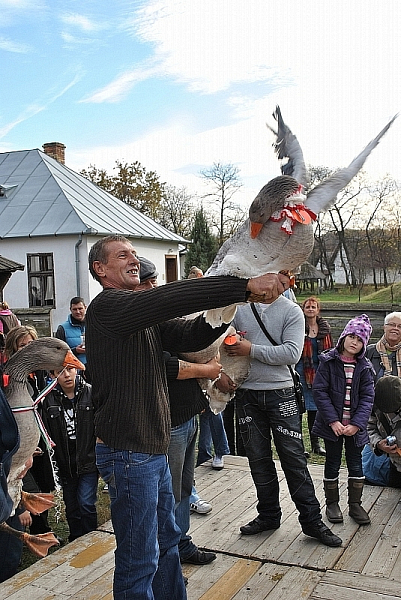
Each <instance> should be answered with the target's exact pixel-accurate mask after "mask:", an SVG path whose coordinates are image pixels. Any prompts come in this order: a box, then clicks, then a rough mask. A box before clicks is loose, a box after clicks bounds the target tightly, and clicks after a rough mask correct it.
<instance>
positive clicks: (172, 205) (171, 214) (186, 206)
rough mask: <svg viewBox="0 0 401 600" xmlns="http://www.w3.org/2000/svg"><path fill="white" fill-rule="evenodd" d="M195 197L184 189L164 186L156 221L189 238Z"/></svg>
mask: <svg viewBox="0 0 401 600" xmlns="http://www.w3.org/2000/svg"><path fill="white" fill-rule="evenodd" d="M194 199H195V196H191V194H190V193H189V192H188V190H187V188H186V187H181V188H177V187H175V186H173V185H166V187H165V189H164V194H163V198H162V200H161V202H160V206H159V211H158V215H157V218H156V221H157V222H158V223H160V225H163V227H165V228H166V229H169V230H170V231H174V233H177V234H178V235H181V236H182V237H185V238H188V239H189V238H190V236H191V230H192V227H193V224H194V220H195V214H196V210H197V209H196V207H195V204H194Z"/></svg>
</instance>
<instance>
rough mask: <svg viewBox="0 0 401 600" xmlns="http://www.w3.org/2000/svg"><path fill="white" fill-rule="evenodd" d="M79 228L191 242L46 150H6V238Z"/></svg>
mask: <svg viewBox="0 0 401 600" xmlns="http://www.w3.org/2000/svg"><path fill="white" fill-rule="evenodd" d="M79 233H84V234H99V235H108V234H111V233H121V234H123V235H126V236H128V237H132V238H146V239H153V240H168V241H175V242H185V240H184V238H182V237H181V236H179V235H177V234H175V233H172V232H171V231H168V230H167V229H165V228H164V227H162V226H161V225H158V224H157V223H156V222H155V221H153V220H152V219H151V218H150V217H148V216H146V215H144V214H142V213H141V212H139V211H137V210H135V209H134V208H132V207H131V206H129V205H128V204H126V203H125V202H122V201H121V200H118V199H117V198H115V197H114V196H112V195H111V194H109V193H108V192H106V191H104V190H102V189H101V188H99V187H98V186H96V185H95V184H93V183H92V182H90V181H89V180H87V179H86V178H85V177H83V176H82V175H79V174H78V173H75V171H72V170H71V169H69V168H68V167H66V166H65V165H63V164H61V163H59V162H57V161H56V160H54V159H53V158H51V157H50V156H47V154H44V153H43V152H42V151H40V150H37V149H35V150H20V151H17V152H4V153H0V238H18V237H27V236H29V237H37V236H47V235H67V234H79Z"/></svg>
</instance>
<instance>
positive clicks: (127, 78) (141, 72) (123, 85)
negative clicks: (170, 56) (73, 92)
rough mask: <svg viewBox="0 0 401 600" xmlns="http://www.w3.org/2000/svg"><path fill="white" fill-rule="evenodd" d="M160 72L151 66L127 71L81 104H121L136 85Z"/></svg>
mask: <svg viewBox="0 0 401 600" xmlns="http://www.w3.org/2000/svg"><path fill="white" fill-rule="evenodd" d="M159 72H160V69H159V68H158V67H150V66H149V67H145V66H144V67H142V68H136V69H132V70H130V71H126V72H124V73H122V74H121V75H119V76H118V77H116V78H115V79H114V80H113V81H111V82H110V83H108V84H107V85H106V86H104V87H103V88H101V89H99V90H97V91H96V92H93V93H92V94H91V95H90V96H88V97H86V98H84V99H82V100H81V101H80V102H87V103H90V102H93V103H95V104H100V103H102V102H119V101H120V100H122V99H123V98H125V97H126V96H127V94H128V93H129V92H130V91H131V89H132V88H133V87H134V86H135V85H137V84H138V83H140V82H141V81H145V80H146V79H149V78H151V77H154V76H157V75H158V73H159Z"/></svg>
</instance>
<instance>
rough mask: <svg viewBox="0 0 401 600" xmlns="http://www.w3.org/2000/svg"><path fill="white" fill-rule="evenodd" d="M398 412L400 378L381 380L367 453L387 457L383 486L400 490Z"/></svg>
mask: <svg viewBox="0 0 401 600" xmlns="http://www.w3.org/2000/svg"><path fill="white" fill-rule="evenodd" d="M400 412H401V379H400V377H398V376H396V375H387V376H385V377H381V378H380V379H379V380H378V382H377V383H376V389H375V402H374V405H373V411H372V414H371V416H370V418H369V421H368V435H369V442H370V449H371V450H372V451H373V452H374V455H375V457H382V458H384V457H385V456H387V457H388V460H387V461H386V465H387V467H388V470H387V477H386V483H385V485H388V486H389V487H394V488H401V414H400ZM373 483H374V482H373ZM382 485H383V483H382Z"/></svg>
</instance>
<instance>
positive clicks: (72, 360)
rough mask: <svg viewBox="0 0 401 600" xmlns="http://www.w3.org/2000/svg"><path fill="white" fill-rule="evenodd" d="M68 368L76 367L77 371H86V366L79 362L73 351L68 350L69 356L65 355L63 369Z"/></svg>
mask: <svg viewBox="0 0 401 600" xmlns="http://www.w3.org/2000/svg"><path fill="white" fill-rule="evenodd" d="M68 366H70V367H75V368H76V369H81V371H84V370H85V365H83V364H82V363H81V361H80V360H78V359H77V357H76V356H74V355H73V353H72V352H71V350H68V352H67V354H66V355H65V358H64V362H63V367H68Z"/></svg>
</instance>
